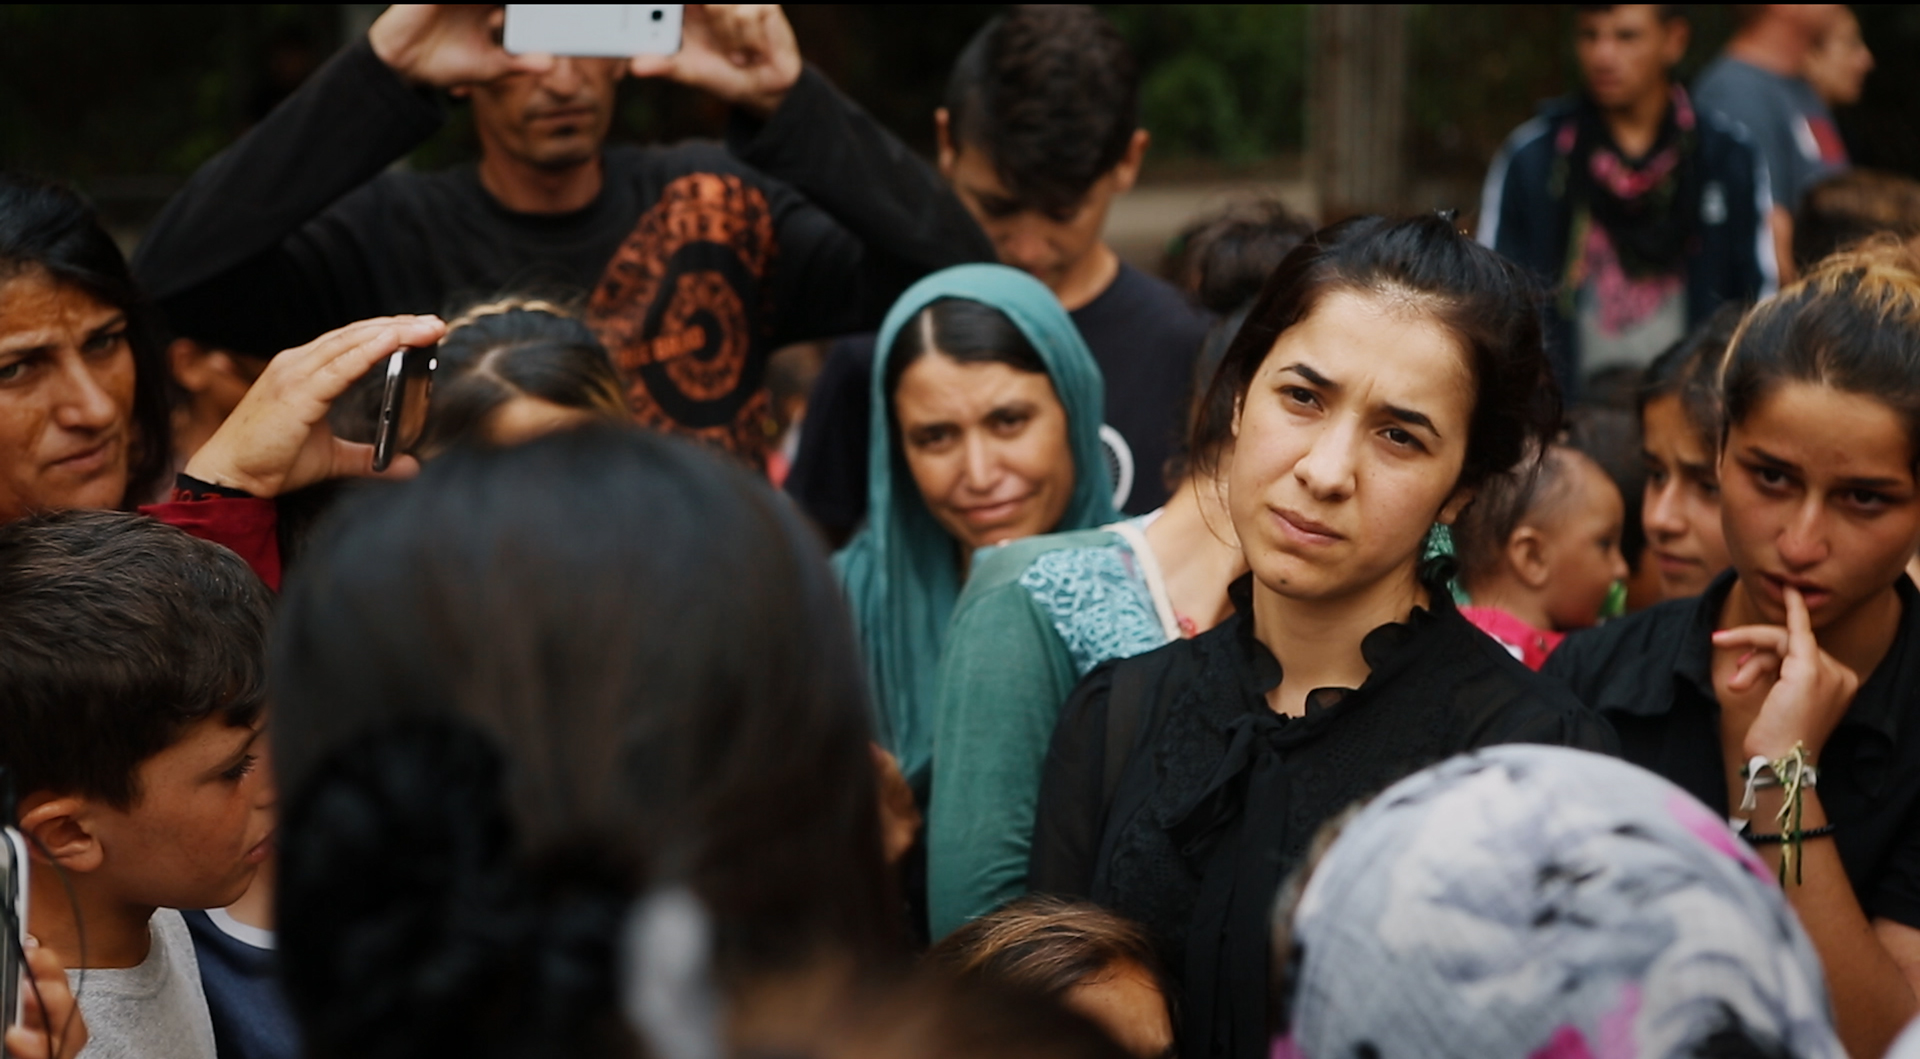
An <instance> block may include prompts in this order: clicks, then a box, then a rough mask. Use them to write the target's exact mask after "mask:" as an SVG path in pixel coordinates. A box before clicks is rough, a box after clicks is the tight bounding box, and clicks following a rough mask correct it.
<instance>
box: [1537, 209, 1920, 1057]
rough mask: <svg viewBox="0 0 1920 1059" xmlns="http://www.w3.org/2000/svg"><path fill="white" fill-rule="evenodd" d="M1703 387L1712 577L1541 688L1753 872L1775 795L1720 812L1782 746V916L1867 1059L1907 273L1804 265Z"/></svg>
mask: <svg viewBox="0 0 1920 1059" xmlns="http://www.w3.org/2000/svg"><path fill="white" fill-rule="evenodd" d="M1719 377H1720V386H1721V399H1722V405H1723V409H1722V417H1723V422H1722V423H1721V424H1720V429H1719V438H1720V454H1719V479H1720V489H1721V494H1720V495H1721V505H1720V514H1721V522H1722V528H1723V529H1724V530H1725V532H1726V541H1727V551H1728V553H1729V554H1730V555H1731V556H1732V561H1733V570H1732V571H1731V572H1729V573H1725V574H1722V575H1721V576H1720V577H1718V578H1716V579H1715V580H1714V581H1713V583H1712V584H1711V585H1709V586H1708V587H1707V590H1706V592H1705V593H1703V594H1702V595H1700V596H1698V597H1696V598H1693V599H1680V600H1671V601H1669V602H1666V603H1663V604H1661V605H1659V606H1656V607H1651V608H1649V609H1647V610H1645V611H1642V612H1640V613H1639V614H1635V615H1633V616H1632V617H1630V618H1627V619H1625V620H1623V621H1619V622H1614V623H1610V624H1608V625H1605V626H1602V627H1601V628H1599V629H1596V630H1594V631H1592V632H1591V633H1583V634H1581V635H1578V636H1575V637H1573V638H1571V639H1569V640H1568V641H1567V642H1566V643H1565V644H1563V645H1561V648H1560V650H1559V651H1556V652H1555V653H1554V656H1553V657H1552V658H1550V659H1548V660H1547V665H1546V668H1545V670H1544V671H1545V672H1546V673H1547V674H1548V675H1550V676H1557V677H1559V678H1561V679H1563V680H1565V681H1567V682H1568V683H1569V684H1570V685H1571V686H1572V688H1573V690H1574V693H1575V694H1577V695H1579V696H1580V698H1582V699H1583V700H1585V701H1586V703H1587V704H1588V705H1589V706H1592V707H1594V708H1595V709H1596V710H1598V711H1600V713H1601V714H1602V715H1603V716H1605V717H1606V718H1607V719H1608V720H1609V721H1610V722H1612V724H1613V726H1614V728H1616V729H1617V730H1618V731H1619V735H1620V743H1621V748H1622V750H1623V752H1624V755H1625V757H1626V758H1627V760H1629V761H1632V762H1634V763H1635V764H1638V765H1643V766H1645V767H1647V768H1650V769H1652V770H1654V771H1655V772H1658V773H1660V774H1662V775H1664V776H1666V777H1667V778H1668V779H1670V780H1672V781H1673V782H1675V783H1677V784H1679V785H1680V786H1682V787H1685V788H1686V789H1687V790H1688V792H1690V793H1691V794H1693V796H1694V797H1696V798H1699V799H1700V800H1701V801H1702V802H1705V803H1706V804H1707V805H1709V806H1711V807H1713V808H1715V809H1718V810H1719V811H1720V812H1722V813H1726V814H1731V815H1734V816H1737V817H1739V818H1743V819H1744V820H1746V821H1747V822H1746V825H1745V826H1746V828H1747V829H1748V833H1749V835H1750V836H1753V835H1755V834H1756V833H1757V837H1755V839H1754V840H1755V842H1756V845H1757V848H1758V849H1759V851H1760V853H1761V855H1762V856H1763V857H1766V858H1769V859H1770V860H1771V861H1773V863H1775V864H1776V865H1777V864H1778V863H1779V861H1780V858H1781V849H1782V846H1781V844H1780V841H1779V839H1780V833H1781V831H1782V830H1783V829H1782V827H1781V825H1780V824H1778V823H1777V822H1776V814H1777V813H1778V811H1779V808H1780V799H1781V792H1780V790H1779V789H1778V788H1773V789H1762V790H1757V791H1755V803H1756V804H1755V805H1754V806H1753V808H1751V809H1746V810H1743V809H1742V808H1741V804H1742V802H1743V800H1744V799H1743V795H1744V793H1745V782H1744V781H1743V780H1742V778H1741V772H1740V770H1741V768H1742V767H1743V766H1745V765H1747V764H1748V762H1749V761H1750V760H1751V759H1752V758H1753V757H1755V756H1758V757H1763V758H1766V759H1767V760H1768V761H1772V760H1775V759H1778V758H1781V757H1784V756H1786V755H1787V754H1788V753H1789V752H1790V751H1792V749H1793V747H1794V744H1795V743H1799V744H1801V745H1803V746H1804V747H1805V749H1806V752H1807V755H1808V757H1809V758H1810V759H1811V760H1812V762H1813V763H1814V764H1815V765H1816V767H1817V768H1818V775H1817V778H1816V780H1815V786H1814V789H1813V790H1811V791H1809V792H1807V793H1806V795H1805V798H1804V803H1803V805H1804V810H1803V812H1804V815H1803V817H1802V819H1801V826H1800V830H1801V832H1802V833H1803V834H1806V833H1807V832H1812V834H1809V835H1807V837H1805V839H1804V840H1803V842H1802V844H1801V847H1800V848H1801V851H1802V853H1803V857H1802V859H1801V863H1800V864H1799V866H1798V871H1795V872H1787V873H1785V876H1786V878H1785V885H1786V891H1787V897H1788V899H1789V900H1790V901H1791V902H1792V903H1793V906H1794V909H1795V910H1796V911H1797V912H1799V914H1800V921H1801V922H1802V923H1803V924H1805V926H1806V928H1807V933H1808V934H1809V935H1810V936H1811V937H1812V938H1813V942H1814V946H1815V947H1816V948H1818V949H1819V950H1820V958H1821V962H1822V963H1823V964H1824V965H1825V966H1826V969H1827V981H1828V986H1829V990H1828V991H1829V992H1830V993H1831V994H1832V995H1833V1002H1834V1009H1835V1010H1834V1013H1835V1015H1836V1016H1837V1020H1838V1023H1839V1029H1840V1036H1841V1039H1842V1040H1843V1041H1844V1042H1845V1044H1846V1045H1847V1050H1848V1051H1849V1052H1851V1053H1852V1054H1854V1055H1879V1054H1881V1053H1882V1052H1883V1051H1885V1050H1886V1047H1887V1044H1888V1042H1889V1041H1891V1040H1892V1039H1893V1036H1894V1034H1896V1033H1898V1032H1899V1030H1900V1027H1901V1025H1902V1024H1903V1023H1905V1022H1906V1021H1907V1020H1908V1019H1909V1018H1911V1017H1912V1016H1913V1015H1914V1012H1915V1009H1916V1004H1915V993H1916V992H1920V716H1916V715H1915V707H1914V703H1915V699H1916V698H1917V697H1920V592H1916V591H1915V590H1914V586H1913V583H1912V582H1911V581H1910V580H1908V578H1907V576H1906V573H1905V567H1906V562H1907V560H1908V559H1909V558H1910V557H1911V556H1912V555H1913V554H1914V549H1915V547H1916V545H1920V476H1917V475H1916V469H1917V468H1920V260H1916V258H1915V255H1913V253H1912V252H1911V251H1907V250H1903V249H1899V248H1897V247H1895V248H1884V249H1876V250H1868V251H1862V252H1860V253H1857V254H1852V255H1847V256H1842V257H1837V258H1830V259H1828V261H1827V262H1826V264H1825V265H1823V266H1822V267H1821V268H1819V269H1818V270H1816V271H1815V272H1814V273H1813V274H1812V275H1810V276H1808V277H1807V278H1806V279H1805V280H1804V281H1802V282H1801V283H1799V284H1797V285H1795V286H1793V287H1789V288H1788V289H1786V290H1784V291H1782V292H1781V293H1780V294H1779V295H1778V296H1777V297H1775V298H1773V299H1772V300H1770V301H1767V302H1763V303H1762V304H1761V305H1759V306H1758V307H1756V308H1755V309H1754V310H1753V311H1752V312H1751V313H1750V314H1749V315H1748V317H1747V319H1746V320H1745V322H1744V323H1743V324H1742V325H1741V329H1740V331H1739V333H1738V334H1737V335H1736V336H1735V338H1734V342H1733V345H1732V347H1731V348H1730V349H1729V350H1728V351H1727V353H1726V355H1725V357H1724V359H1723V360H1722V362H1721V367H1720V376H1719Z"/></svg>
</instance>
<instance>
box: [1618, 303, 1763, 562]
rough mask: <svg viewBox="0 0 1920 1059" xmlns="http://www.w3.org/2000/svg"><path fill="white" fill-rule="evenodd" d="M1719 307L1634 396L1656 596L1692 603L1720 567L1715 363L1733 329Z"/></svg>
mask: <svg viewBox="0 0 1920 1059" xmlns="http://www.w3.org/2000/svg"><path fill="white" fill-rule="evenodd" d="M1741 314H1742V310H1741V308H1740V307H1738V306H1732V305H1728V306H1723V307H1722V308H1721V309H1720V310H1719V311H1717V312H1715V313H1714V314H1713V315H1712V316H1710V317H1708V318H1707V321H1706V322H1705V323H1703V324H1701V325H1700V327H1699V329H1698V330H1696V331H1695V332H1694V333H1693V334H1691V335H1689V336H1687V337H1686V338H1685V339H1683V340H1682V341H1680V342H1679V343H1678V344H1676V345H1675V346H1674V347H1673V348H1672V349H1670V350H1668V351H1666V352H1665V353H1662V354H1661V355H1660V356H1659V357H1658V358H1656V359H1655V360H1654V362H1653V363H1652V364H1649V365H1648V366H1647V374H1646V378H1645V381H1644V382H1642V384H1641V387H1640V394H1639V408H1640V443H1641V450H1642V453H1643V455H1644V459H1645V461H1646V468H1647V486H1646V492H1645V495H1644V497H1643V498H1642V501H1641V505H1640V518H1641V524H1642V525H1643V526H1645V528H1646V536H1647V548H1648V551H1649V555H1648V558H1649V559H1651V560H1652V561H1653V566H1654V571H1655V573H1656V574H1657V575H1658V576H1659V579H1660V592H1661V596H1662V597H1663V598H1665V599H1680V598H1682V597H1685V596H1697V595H1699V594H1700V593H1702V592H1704V591H1706V589H1707V585H1708V583H1709V582H1711V581H1712V580H1713V579H1714V578H1715V577H1717V576H1719V574H1720V571H1722V570H1725V569H1726V568H1727V563H1728V559H1727V543H1726V538H1725V537H1724V536H1723V535H1722V533H1721V531H1720V479H1719V476H1718V471H1717V469H1716V467H1715V463H1716V460H1715V457H1714V453H1715V451H1716V450H1717V449H1718V447H1719V443H1720V438H1719V431H1720V397H1719V388H1720V360H1721V357H1722V356H1723V355H1724V354H1725V353H1726V351H1727V342H1728V341H1729V340H1730V339H1732V338H1733V331H1734V328H1735V327H1737V326H1738V325H1739V323H1740V317H1741Z"/></svg>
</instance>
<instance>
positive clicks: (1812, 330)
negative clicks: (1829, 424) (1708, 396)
mask: <svg viewBox="0 0 1920 1059" xmlns="http://www.w3.org/2000/svg"><path fill="white" fill-rule="evenodd" d="M1791 382H1804V383H1811V384H1815V385H1820V386H1829V387H1832V388H1833V389H1836V390H1840V391H1843V392H1846V393H1855V394H1861V395H1863V396H1867V397H1872V398H1874V399H1875V400H1878V401H1881V402H1883V403H1885V404H1886V405H1887V406H1888V407H1889V408H1891V409H1893V410H1894V411H1895V412H1896V413H1898V414H1899V416H1900V418H1901V421H1902V422H1903V423H1904V424H1905V426H1906V429H1907V442H1908V445H1909V446H1910V447H1911V449H1912V451H1913V454H1914V458H1915V461H1916V462H1920V260H1916V255H1915V253H1914V251H1912V250H1910V249H1908V248H1906V247H1904V246H1901V245H1899V244H1898V243H1893V242H1875V243H1869V244H1867V245H1866V246H1863V247H1861V248H1859V249H1857V250H1852V251H1847V252H1845V253H1840V254H1835V255H1834V256H1832V257H1830V258H1828V259H1827V260H1826V261H1825V262H1824V263H1822V264H1821V266H1820V267H1819V268H1818V269H1817V270H1815V271H1814V272H1813V274H1811V275H1809V276H1807V277H1806V278H1805V279H1802V280H1801V281H1800V282H1798V283H1795V284H1794V285H1793V286H1791V287H1788V288H1787V289H1786V290H1784V291H1781V292H1780V293H1779V294H1777V295H1775V296H1774V297H1772V298H1769V299H1768V300H1766V301H1764V302H1761V303H1760V304H1759V305H1757V306H1755V307H1754V309H1753V311H1752V312H1750V313H1748V314H1747V317H1746V319H1745V320H1744V321H1743V322H1742V323H1741V325H1740V329H1739V331H1738V332H1736V333H1735V334H1734V337H1733V341H1732V343H1731V345H1730V346H1729V348H1728V349H1727V354H1726V357H1725V360H1724V363H1723V365H1722V367H1721V371H1720V394H1721V400H1722V402H1723V406H1724V409H1725V411H1724V413H1723V415H1722V419H1721V428H1720V439H1721V443H1722V444H1723V445H1724V444H1725V440H1726V432H1727V430H1728V429H1729V428H1731V427H1733V426H1735V425H1737V424H1739V423H1742V422H1745V420H1746V418H1747V416H1749V415H1751V414H1752V413H1753V411H1754V409H1755V408H1757V407H1759V405H1760V403H1761V402H1762V401H1764V400H1765V399H1766V398H1767V397H1768V395H1770V394H1771V393H1772V392H1773V391H1774V389H1776V388H1777V387H1779V386H1780V385H1781V384H1783V383H1791Z"/></svg>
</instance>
